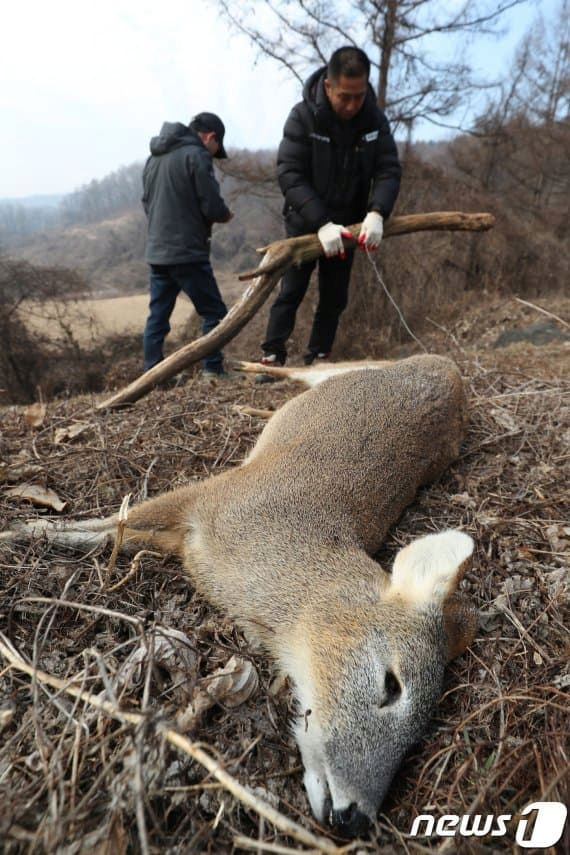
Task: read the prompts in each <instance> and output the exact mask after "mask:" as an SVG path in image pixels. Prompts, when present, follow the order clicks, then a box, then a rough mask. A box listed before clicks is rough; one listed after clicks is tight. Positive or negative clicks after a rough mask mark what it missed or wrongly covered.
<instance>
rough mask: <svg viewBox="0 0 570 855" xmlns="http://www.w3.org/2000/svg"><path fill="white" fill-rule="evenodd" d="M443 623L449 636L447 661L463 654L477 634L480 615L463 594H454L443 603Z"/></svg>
mask: <svg viewBox="0 0 570 855" xmlns="http://www.w3.org/2000/svg"><path fill="white" fill-rule="evenodd" d="M443 625H444V627H445V634H446V636H447V661H448V662H451V660H452V659H455V657H456V656H461V654H462V653H463V651H464V650H466V648H467V647H469V645H470V644H471V642H472V641H473V639H474V638H475V636H476V634H477V629H478V626H479V615H478V613H477V609H476V608H475V606H474V605H473V604H472V603H470V602H469V600H468V599H467V597H465V596H464V595H463V594H452V595H451V597H448V598H447V600H446V601H445V603H444V605H443Z"/></svg>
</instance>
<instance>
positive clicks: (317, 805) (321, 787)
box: [303, 769, 328, 823]
mask: <svg viewBox="0 0 570 855" xmlns="http://www.w3.org/2000/svg"><path fill="white" fill-rule="evenodd" d="M303 783H304V785H305V789H306V791H307V796H308V797H309V802H310V805H311V810H312V811H313V815H314V817H315V819H317V820H318V822H321V823H322V822H324V821H325V801H326V797H327V795H328V790H327V786H326V783H325V780H324V776H323V775H322V774H319V773H318V772H316V771H315V770H314V769H307V770H306V771H305V776H304V778H303Z"/></svg>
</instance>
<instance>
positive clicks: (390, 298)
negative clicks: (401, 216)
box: [365, 247, 428, 353]
mask: <svg viewBox="0 0 570 855" xmlns="http://www.w3.org/2000/svg"><path fill="white" fill-rule="evenodd" d="M365 249H366V255H367V257H368V261H369V262H370V264H371V265H372V267H373V269H374V272H375V273H376V278H377V279H378V282H379V283H380V285H381V286H382V288H383V289H384V291H385V293H386V296H387V297H388V299H389V300H390V302H391V303H392V305H393V306H394V308H395V309H396V311H397V313H398V317H399V318H400V321H401V322H402V324H403V326H404V327H405V329H406V330H407V331H408V333H409V334H410V335H411V337H412V338H413V339H414V341H416V342H417V343H418V344H419V346H420V347H421V348H422V350H423V351H424V353H428V349H427V347H426V346H425V344H424V343H423V342H422V341H420V340H419V338H418V337H417V336H415V335H414V334H413V332H412V331H411V329H410V328H409V326H408V325H407V323H406V319H405V318H404V316H403V314H402V312H401V311H400V307H399V306H398V304H397V303H396V301H395V300H394V298H393V297H392V295H391V294H390V292H389V291H388V288H387V287H386V283H385V282H384V280H383V279H382V277H381V275H380V271H379V270H378V267H377V266H376V262H375V261H374V259H373V258H372V255H371V253H370V250H369V249H368V247H365Z"/></svg>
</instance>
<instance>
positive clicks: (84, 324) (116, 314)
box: [25, 274, 243, 346]
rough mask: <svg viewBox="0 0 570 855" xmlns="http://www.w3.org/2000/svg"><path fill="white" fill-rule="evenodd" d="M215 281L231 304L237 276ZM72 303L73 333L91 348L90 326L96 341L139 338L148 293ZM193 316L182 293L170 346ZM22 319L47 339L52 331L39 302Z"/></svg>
mask: <svg viewBox="0 0 570 855" xmlns="http://www.w3.org/2000/svg"><path fill="white" fill-rule="evenodd" d="M217 279H218V284H219V286H220V289H221V291H222V294H223V296H224V299H225V300H226V301H227V302H228V304H229V305H231V304H232V303H233V301H234V300H235V298H236V296H237V293H239V292H240V291H241V290H243V285H242V284H241V283H240V282H239V280H238V278H237V276H235V277H231V276H229V275H228V274H218V275H217ZM75 303H76V308H77V310H78V322H76V323H75V324H74V327H73V332H74V336H75V338H76V340H77V341H78V342H79V344H81V345H90V346H93V340H94V334H93V325H95V329H96V333H97V337H98V338H99V339H101V338H105V337H106V336H110V335H111V336H114V335H133V334H139V335H140V336H141V337H142V332H143V330H144V325H145V321H146V318H147V315H148V293H146V292H145V293H144V294H129V295H126V296H119V297H101V298H99V299H91V298H86V299H83V300H82V299H77V300H76V301H75ZM195 317H196V312H195V311H194V308H193V306H192V303H191V302H190V300H189V299H188V298H187V297H186V296H185V295H184V294H181V295H180V297H179V299H178V300H177V302H176V306H175V307H174V311H173V313H172V316H171V318H170V325H171V328H172V339H171V340H169V345H171V344H172V341H178V339H179V337H180V335H181V334H182V333H183V332H184V330H185V329H186V328H187V326H188V324H189V323H190V322H193V320H194V318H195ZM25 320H26V324H27V325H29V327H30V329H31V330H33V331H37V332H40V333H42V334H45V335H48V336H49V335H50V333H51V332H53V324H52V322H51V320H50V319H46V317H45V311H42V304H41V303H40V304H35V303H34V302H33V301H30V302H29V312H28V314H27V316H26V318H25Z"/></svg>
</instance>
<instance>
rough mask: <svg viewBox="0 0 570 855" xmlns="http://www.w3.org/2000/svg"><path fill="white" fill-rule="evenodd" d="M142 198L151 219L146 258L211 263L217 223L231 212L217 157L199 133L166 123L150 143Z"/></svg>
mask: <svg viewBox="0 0 570 855" xmlns="http://www.w3.org/2000/svg"><path fill="white" fill-rule="evenodd" d="M150 152H151V155H150V157H149V158H148V160H147V162H146V164H145V167H144V170H143V197H142V202H143V206H144V209H145V213H146V215H147V218H148V232H147V243H146V252H145V261H146V262H147V263H148V264H187V263H191V262H197V261H207V260H208V258H209V255H210V239H211V234H212V223H223V222H226V221H227V220H228V218H229V216H230V211H229V209H228V207H227V206H226V204H225V202H224V200H223V199H222V197H221V195H220V187H219V184H218V182H217V181H216V178H215V175H214V168H213V165H212V157H211V155H210V154H209V152H208V151H207V149H206V147H205V146H204V144H203V143H202V140H201V139H200V137H199V136H198V135H197V134H196V133H194V131H191V130H190V129H189V128H188V127H187V126H186V125H183V124H181V123H180V122H165V123H164V124H163V126H162V128H161V131H160V135H159V136H157V137H153V138H152V139H151V141H150Z"/></svg>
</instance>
